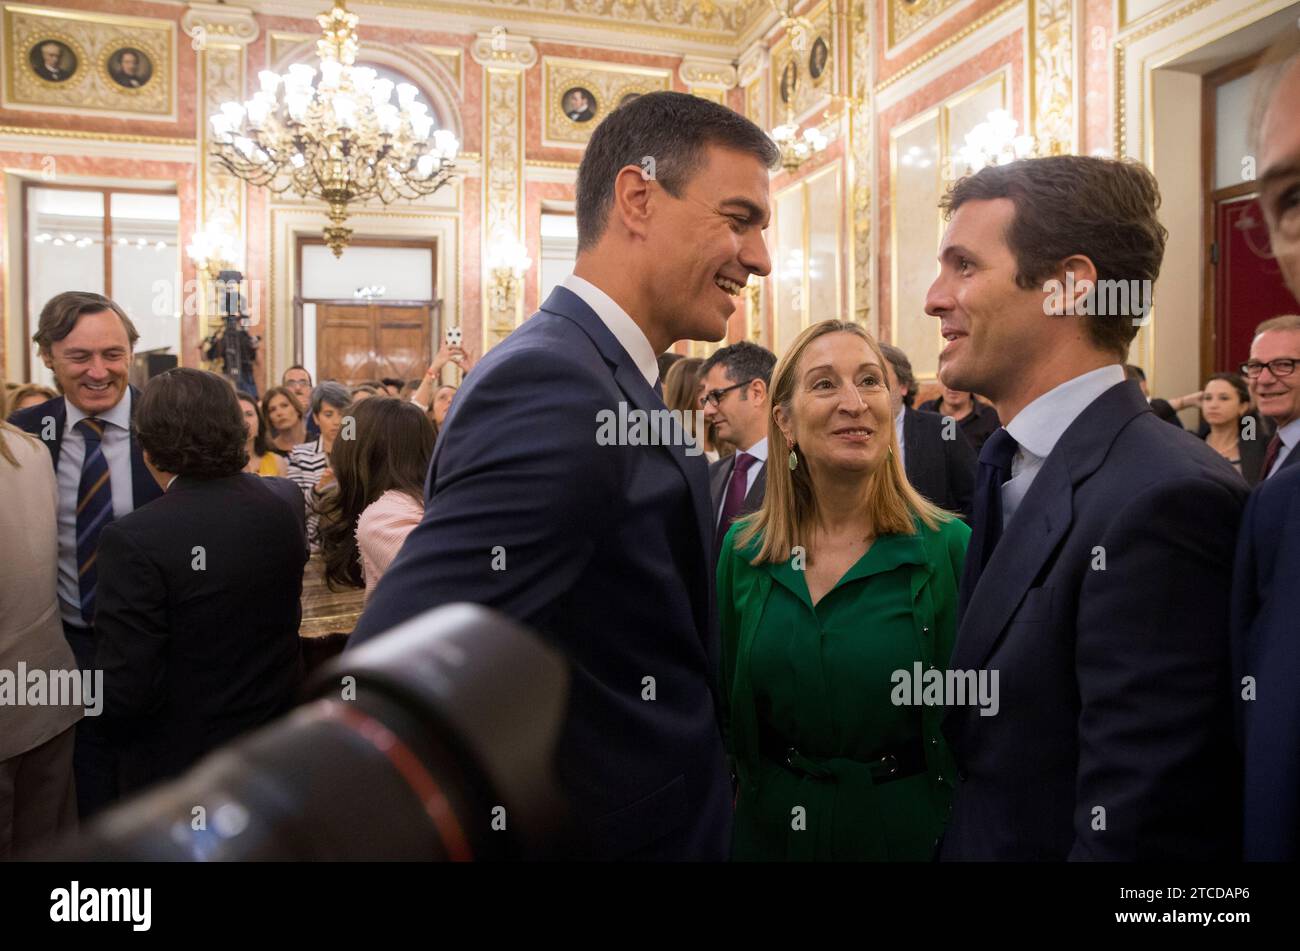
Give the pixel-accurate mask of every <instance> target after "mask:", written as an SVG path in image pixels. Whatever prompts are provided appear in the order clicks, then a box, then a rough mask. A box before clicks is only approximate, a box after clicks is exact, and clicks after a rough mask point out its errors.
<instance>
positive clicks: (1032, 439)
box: [1002, 363, 1124, 530]
mask: <svg viewBox="0 0 1300 951" xmlns="http://www.w3.org/2000/svg"><path fill="white" fill-rule="evenodd" d="M1123 382H1124V368H1123V367H1122V366H1120V365H1119V364H1118V363H1112V364H1110V365H1109V366H1104V367H1099V368H1098V369H1096V370H1091V371H1089V372H1087V373H1085V374H1083V375H1082V376H1076V377H1075V378H1074V379H1073V380H1067V381H1066V382H1064V383H1062V384H1061V385H1060V386H1057V387H1054V388H1053V389H1050V390H1048V391H1047V392H1046V393H1044V394H1043V395H1042V396H1040V397H1038V399H1036V400H1034V401H1033V402H1032V403H1030V404H1029V405H1028V406H1026V407H1025V408H1024V409H1022V410H1021V411H1020V412H1019V413H1017V414H1016V418H1015V419H1013V420H1011V422H1010V423H1008V424H1007V427H1006V428H1007V432H1009V433H1010V434H1011V438H1012V439H1014V440H1015V441H1016V442H1017V443H1018V444H1019V446H1020V448H1019V449H1017V450H1016V454H1015V456H1013V457H1012V459H1011V478H1010V479H1009V480H1008V481H1006V482H1004V483H1002V528H1003V529H1004V530H1005V529H1006V527H1007V526H1008V525H1009V524H1011V517H1012V516H1013V515H1015V514H1016V509H1018V508H1019V507H1020V503H1021V502H1022V501H1023V500H1024V498H1025V493H1027V492H1028V491H1029V487H1030V486H1031V485H1033V484H1034V479H1035V478H1037V476H1038V470H1040V469H1042V468H1043V463H1044V462H1046V461H1047V457H1048V456H1049V455H1051V453H1052V450H1053V449H1054V448H1055V447H1056V444H1057V443H1058V442H1059V441H1060V439H1061V436H1062V435H1064V433H1065V431H1066V430H1067V429H1069V428H1070V424H1071V423H1073V422H1074V421H1075V420H1076V419H1078V418H1079V414H1080V413H1082V412H1083V411H1084V410H1085V409H1087V408H1088V407H1089V406H1090V405H1092V403H1093V401H1094V400H1096V399H1097V397H1099V396H1101V394H1103V393H1105V392H1106V391H1107V390H1109V389H1110V388H1111V387H1113V386H1115V385H1117V384H1119V383H1123Z"/></svg>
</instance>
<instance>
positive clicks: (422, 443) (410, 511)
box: [320, 399, 434, 600]
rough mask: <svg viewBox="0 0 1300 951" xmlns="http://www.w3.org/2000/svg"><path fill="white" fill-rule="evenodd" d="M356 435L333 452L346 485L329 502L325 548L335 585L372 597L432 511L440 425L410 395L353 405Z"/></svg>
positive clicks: (324, 524) (341, 481)
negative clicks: (428, 497)
mask: <svg viewBox="0 0 1300 951" xmlns="http://www.w3.org/2000/svg"><path fill="white" fill-rule="evenodd" d="M352 418H353V420H354V421H355V426H356V433H355V435H356V438H355V439H343V440H340V441H339V442H338V443H337V444H336V446H335V449H334V452H333V454H332V456H331V461H332V463H333V468H334V477H335V481H336V483H337V485H338V490H337V491H336V492H333V493H331V494H330V495H329V496H328V497H327V499H326V501H325V502H324V505H323V508H322V511H321V515H322V528H321V533H320V535H321V550H322V553H323V554H324V556H325V580H326V581H327V582H328V584H329V586H330V587H331V588H334V587H335V586H336V585H338V586H343V587H353V588H360V587H362V586H364V587H365V589H366V600H369V599H370V594H371V592H372V591H374V589H375V585H376V584H378V583H379V578H380V576H381V575H383V573H384V572H385V571H386V570H387V569H388V566H389V564H391V563H392V560H393V558H394V557H396V555H397V552H398V550H399V549H400V548H401V547H402V542H403V541H405V540H406V536H407V535H408V534H410V532H411V529H413V528H415V526H416V525H418V524H419V522H420V519H421V518H422V517H423V516H424V477H425V475H426V473H427V472H428V469H429V458H430V456H432V454H433V443H434V433H433V425H432V423H431V422H430V420H429V419H428V417H427V416H426V415H425V414H424V413H422V412H420V408H419V407H418V406H415V405H413V404H412V403H411V402H409V401H404V400H388V399H373V400H365V401H364V402H361V403H358V404H356V405H354V406H353V407H352Z"/></svg>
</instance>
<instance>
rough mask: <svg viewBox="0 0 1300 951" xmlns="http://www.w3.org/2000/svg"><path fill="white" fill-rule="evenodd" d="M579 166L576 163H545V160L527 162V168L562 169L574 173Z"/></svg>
mask: <svg viewBox="0 0 1300 951" xmlns="http://www.w3.org/2000/svg"><path fill="white" fill-rule="evenodd" d="M579 164H580V163H578V162H552V161H547V160H545V159H529V160H528V165H529V167H536V168H562V169H564V170H565V171H570V172H576V171H577V170H578V165H579Z"/></svg>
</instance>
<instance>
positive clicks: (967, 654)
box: [926, 156, 1246, 861]
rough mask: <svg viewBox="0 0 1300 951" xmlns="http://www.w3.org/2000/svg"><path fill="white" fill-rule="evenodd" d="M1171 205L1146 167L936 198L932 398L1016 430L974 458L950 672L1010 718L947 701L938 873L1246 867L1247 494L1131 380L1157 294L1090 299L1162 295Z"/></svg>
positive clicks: (1044, 166)
mask: <svg viewBox="0 0 1300 951" xmlns="http://www.w3.org/2000/svg"><path fill="white" fill-rule="evenodd" d="M1159 200H1160V199H1159V192H1158V189H1157V186H1156V181H1155V179H1154V177H1153V176H1152V175H1151V173H1150V172H1148V171H1147V170H1146V169H1145V168H1143V167H1142V166H1140V165H1137V164H1136V163H1131V162H1118V161H1110V160H1105V159H1099V158H1088V157H1081V156H1056V157H1051V158H1042V159H1030V160H1026V161H1020V162H1014V163H1011V164H1009V165H1001V166H991V167H989V168H985V169H983V170H982V171H980V172H979V173H978V174H976V175H973V176H970V177H968V178H965V179H962V180H961V181H960V182H958V183H957V184H956V185H955V186H954V187H953V189H952V190H951V191H950V192H949V193H948V195H947V197H946V198H945V199H944V209H945V211H946V212H947V214H948V215H949V224H948V229H947V233H946V234H945V236H944V239H943V241H942V243H941V245H940V254H939V261H940V269H939V276H938V277H937V278H936V279H935V282H934V284H933V285H932V286H931V288H930V291H929V294H928V296H927V298H926V312H927V313H929V314H931V315H933V316H935V317H938V318H939V319H940V320H941V322H942V326H941V332H942V334H943V337H944V339H945V340H947V341H948V343H947V345H946V346H945V347H944V349H943V351H942V353H941V355H940V360H939V377H940V379H941V380H942V381H943V383H944V385H945V386H949V387H952V388H953V389H960V390H969V391H973V392H976V393H979V394H981V395H982V396H985V397H987V398H988V399H989V400H991V401H992V403H993V405H994V406H995V407H996V409H997V412H998V417H999V418H1000V419H1001V420H1003V421H1005V428H1001V429H999V430H997V431H996V432H995V433H993V435H992V436H990V437H989V440H988V441H987V442H986V443H985V444H984V447H983V449H982V450H981V452H980V459H979V461H980V469H979V473H978V476H977V484H976V489H975V496H974V502H973V515H972V534H971V541H970V547H969V549H968V551H967V555H966V569H965V572H966V573H965V576H964V578H963V581H962V591H961V602H960V604H961V620H960V622H959V625H960V626H959V628H958V634H957V642H956V645H955V647H954V649H953V655H952V658H951V660H950V667H951V668H952V669H954V670H957V671H972V672H975V674H976V676H977V677H978V678H979V680H980V682H981V683H983V682H988V683H990V684H993V683H996V685H997V687H996V689H997V690H998V694H999V696H998V701H999V702H998V703H996V704H995V705H994V707H995V708H996V709H997V712H996V714H994V715H985V714H986V713H987V712H988V711H987V710H981V709H980V708H978V707H976V706H971V705H960V704H961V700H960V699H958V698H956V697H949V698H948V700H947V702H948V703H949V705H950V710H949V712H948V715H947V716H946V718H945V723H944V732H945V734H946V735H947V736H948V738H949V740H950V742H951V744H952V748H953V752H954V753H955V755H956V759H957V764H958V774H957V777H956V778H957V786H956V794H955V800H954V804H953V813H952V818H951V821H950V823H949V826H948V829H947V831H946V833H945V834H944V837H943V840H942V843H941V848H940V857H941V858H942V859H945V860H971V859H973V860H1020V861H1024V860H1066V859H1071V860H1088V859H1102V860H1119V861H1131V860H1197V859H1224V858H1232V857H1234V856H1235V855H1236V854H1237V851H1238V848H1239V842H1240V823H1239V822H1238V821H1237V816H1238V809H1239V806H1238V803H1239V801H1240V769H1239V765H1238V758H1237V756H1236V753H1235V750H1234V749H1233V742H1232V714H1231V708H1230V701H1229V699H1228V688H1229V678H1230V668H1229V654H1228V605H1229V588H1230V583H1231V560H1232V549H1233V541H1234V538H1235V535H1236V531H1237V526H1238V523H1239V522H1240V519H1241V510H1242V506H1243V504H1244V502H1245V497H1246V484H1245V482H1244V481H1243V480H1242V479H1241V478H1240V476H1238V475H1237V474H1236V473H1235V472H1234V471H1233V469H1232V467H1231V466H1229V465H1228V464H1227V462H1226V461H1224V460H1223V459H1222V458H1221V457H1219V456H1218V454H1217V453H1215V452H1213V451H1212V450H1210V449H1209V448H1208V447H1206V446H1205V444H1204V443H1203V442H1201V441H1200V440H1198V439H1196V438H1195V437H1194V436H1192V435H1190V434H1189V433H1186V432H1184V431H1182V430H1181V429H1178V428H1175V427H1173V426H1169V425H1167V424H1166V423H1164V422H1162V421H1161V420H1160V419H1158V418H1157V417H1156V416H1155V415H1154V414H1153V413H1152V412H1151V411H1150V409H1149V408H1148V406H1147V402H1146V400H1145V399H1144V398H1143V397H1142V391H1141V390H1140V389H1139V388H1138V385H1137V384H1136V383H1134V382H1131V381H1125V379H1124V368H1123V364H1124V361H1125V358H1126V356H1127V352H1128V347H1129V344H1130V342H1131V341H1132V339H1133V338H1134V336H1135V335H1136V334H1137V332H1138V327H1139V325H1140V324H1141V323H1142V322H1143V321H1144V320H1145V311H1144V310H1143V309H1142V306H1141V305H1142V300H1143V298H1144V297H1145V295H1144V294H1142V293H1139V294H1138V295H1136V296H1135V295H1131V294H1128V295H1124V296H1122V297H1121V295H1120V294H1119V293H1118V292H1117V291H1116V288H1118V287H1119V285H1117V284H1107V283H1103V284H1100V285H1099V284H1098V282H1099V281H1100V282H1106V281H1124V282H1130V281H1132V282H1138V283H1137V285H1136V286H1137V288H1138V289H1139V291H1140V290H1141V288H1143V287H1144V286H1145V287H1148V288H1149V287H1150V284H1146V285H1143V284H1142V283H1141V282H1152V283H1153V282H1154V281H1155V279H1156V276H1157V275H1158V273H1159V270H1160V262H1161V258H1162V257H1163V255H1164V246H1165V238H1166V232H1165V229H1164V228H1163V227H1162V226H1161V225H1160V223H1159V221H1158V220H1157V217H1156V209H1157V207H1158V205H1159ZM1070 275H1073V279H1072V280H1071V279H1070ZM1133 286H1134V285H1131V284H1127V283H1126V285H1125V287H1126V288H1127V289H1129V290H1131V289H1132V288H1133ZM1071 292H1073V293H1071ZM1135 305H1136V306H1135ZM994 676H996V677H997V679H996V681H995V680H994Z"/></svg>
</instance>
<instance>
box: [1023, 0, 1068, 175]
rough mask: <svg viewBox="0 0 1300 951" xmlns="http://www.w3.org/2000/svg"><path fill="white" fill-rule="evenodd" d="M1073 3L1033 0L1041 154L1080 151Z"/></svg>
mask: <svg viewBox="0 0 1300 951" xmlns="http://www.w3.org/2000/svg"><path fill="white" fill-rule="evenodd" d="M1074 19H1075V8H1074V2H1073V0H1029V30H1028V33H1027V35H1028V37H1029V44H1030V49H1029V57H1030V61H1031V63H1032V67H1033V72H1032V77H1033V84H1032V86H1031V87H1030V91H1029V97H1030V98H1029V114H1030V117H1031V123H1032V124H1031V125H1030V129H1031V131H1032V133H1033V135H1034V137H1035V138H1036V139H1037V141H1038V148H1039V154H1041V155H1068V154H1072V153H1073V152H1074V151H1075V149H1076V148H1077V135H1076V132H1075V129H1076V122H1075V119H1076V106H1075V45H1074V44H1075V38H1074Z"/></svg>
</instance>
